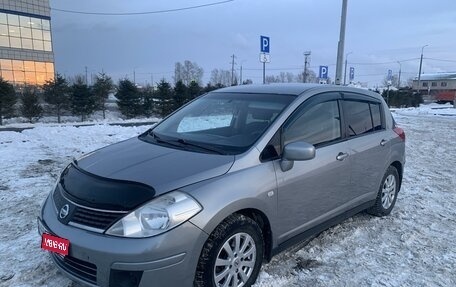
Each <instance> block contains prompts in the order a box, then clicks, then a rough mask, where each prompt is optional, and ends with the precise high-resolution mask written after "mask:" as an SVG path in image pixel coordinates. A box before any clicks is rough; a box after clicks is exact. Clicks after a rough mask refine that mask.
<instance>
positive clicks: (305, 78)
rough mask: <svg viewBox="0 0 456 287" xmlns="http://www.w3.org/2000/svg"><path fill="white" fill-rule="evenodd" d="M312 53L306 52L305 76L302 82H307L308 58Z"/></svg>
mask: <svg viewBox="0 0 456 287" xmlns="http://www.w3.org/2000/svg"><path fill="white" fill-rule="evenodd" d="M310 54H311V51H305V52H304V74H303V75H302V82H303V83H305V82H307V63H308V61H307V58H308V57H309V56H310Z"/></svg>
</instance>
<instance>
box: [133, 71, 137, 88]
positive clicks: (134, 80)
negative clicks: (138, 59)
mask: <svg viewBox="0 0 456 287" xmlns="http://www.w3.org/2000/svg"><path fill="white" fill-rule="evenodd" d="M133 84H134V85H135V86H136V69H133Z"/></svg>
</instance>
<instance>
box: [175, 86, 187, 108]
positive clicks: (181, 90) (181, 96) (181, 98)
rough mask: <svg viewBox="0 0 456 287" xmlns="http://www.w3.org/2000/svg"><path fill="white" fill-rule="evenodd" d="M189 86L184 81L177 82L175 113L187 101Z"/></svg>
mask: <svg viewBox="0 0 456 287" xmlns="http://www.w3.org/2000/svg"><path fill="white" fill-rule="evenodd" d="M187 99H188V96H187V86H185V85H184V83H183V82H182V81H180V80H179V81H177V83H176V85H175V86H174V93H173V111H175V110H177V109H178V108H180V107H181V106H182V105H183V104H185V102H186V101H187Z"/></svg>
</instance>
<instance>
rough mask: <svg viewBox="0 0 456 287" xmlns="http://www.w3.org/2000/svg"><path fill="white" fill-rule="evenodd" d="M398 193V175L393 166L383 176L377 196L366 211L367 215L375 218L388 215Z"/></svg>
mask: <svg viewBox="0 0 456 287" xmlns="http://www.w3.org/2000/svg"><path fill="white" fill-rule="evenodd" d="M398 192H399V173H398V172H397V169H396V168H395V167H394V166H390V167H388V169H387V170H386V173H385V175H384V176H383V179H382V183H381V185H380V189H379V191H378V194H377V198H376V200H375V204H374V206H372V207H371V208H369V209H368V210H367V212H368V213H370V214H372V215H376V216H385V215H388V214H390V212H391V210H392V209H393V207H394V204H395V203H396V199H397V193H398Z"/></svg>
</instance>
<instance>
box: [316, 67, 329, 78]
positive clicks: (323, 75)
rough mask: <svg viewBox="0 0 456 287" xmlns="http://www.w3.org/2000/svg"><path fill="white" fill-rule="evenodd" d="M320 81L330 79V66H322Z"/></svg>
mask: <svg viewBox="0 0 456 287" xmlns="http://www.w3.org/2000/svg"><path fill="white" fill-rule="evenodd" d="M318 77H319V78H320V79H327V78H328V66H320V73H319V76H318Z"/></svg>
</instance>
